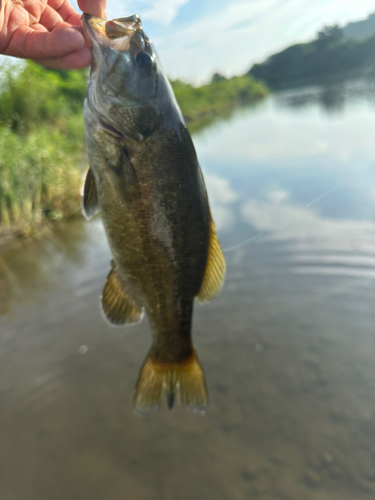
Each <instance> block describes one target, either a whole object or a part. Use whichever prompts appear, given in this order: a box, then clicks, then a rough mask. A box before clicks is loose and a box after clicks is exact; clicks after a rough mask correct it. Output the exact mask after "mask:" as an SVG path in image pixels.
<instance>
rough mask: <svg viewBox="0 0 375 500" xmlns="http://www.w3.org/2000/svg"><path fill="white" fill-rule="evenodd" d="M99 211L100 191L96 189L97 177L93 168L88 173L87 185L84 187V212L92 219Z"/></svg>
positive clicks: (87, 217)
mask: <svg viewBox="0 0 375 500" xmlns="http://www.w3.org/2000/svg"><path fill="white" fill-rule="evenodd" d="M98 212H99V201H98V193H97V190H96V184H95V177H94V174H93V173H92V170H91V168H89V169H88V171H87V174H86V180H85V186H84V188H83V200H82V213H83V215H84V216H85V218H86V219H87V220H90V219H92V218H93V217H94V215H96V214H97V213H98Z"/></svg>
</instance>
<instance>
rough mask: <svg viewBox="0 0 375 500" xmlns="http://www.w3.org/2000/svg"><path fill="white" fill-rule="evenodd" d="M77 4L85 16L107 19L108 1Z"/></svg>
mask: <svg viewBox="0 0 375 500" xmlns="http://www.w3.org/2000/svg"><path fill="white" fill-rule="evenodd" d="M77 3H78V7H79V8H80V9H81V10H82V12H84V13H85V14H90V15H91V16H95V17H100V18H102V19H107V10H106V7H107V0H78V2H77Z"/></svg>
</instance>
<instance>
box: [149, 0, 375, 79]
mask: <svg viewBox="0 0 375 500" xmlns="http://www.w3.org/2000/svg"><path fill="white" fill-rule="evenodd" d="M373 10H374V3H373V0H361V1H356V2H353V1H352V0H315V1H310V0H288V1H285V0H251V1H243V0H232V1H230V2H228V4H227V5H226V6H225V7H224V8H222V9H221V10H218V11H213V12H211V13H210V15H208V16H206V17H203V18H201V19H199V20H198V21H196V22H194V23H192V24H190V25H189V26H188V27H186V28H185V29H183V30H176V31H175V32H173V33H164V34H163V35H162V36H159V37H158V39H156V42H157V43H158V44H159V45H157V48H158V46H159V52H160V54H161V57H162V61H163V64H164V67H165V68H166V70H167V72H168V73H169V74H172V76H174V77H175V76H177V77H184V78H188V79H191V80H194V79H200V80H201V79H204V78H208V77H209V76H211V75H212V73H213V71H215V70H218V71H220V72H223V73H224V74H226V75H232V74H240V73H244V72H245V71H246V70H248V69H249V68H250V66H251V65H252V64H253V63H254V62H261V61H263V60H264V59H265V58H266V57H267V56H268V55H270V54H272V53H275V52H276V51H279V50H281V49H282V48H285V47H286V46H288V45H290V44H292V43H295V42H297V41H306V40H309V39H311V38H312V37H313V36H314V35H315V33H316V32H317V30H318V29H320V28H321V27H322V26H323V25H327V24H333V23H341V24H342V23H346V22H348V21H351V20H354V19H360V18H364V17H366V16H367V15H368V14H369V13H370V12H372V11H373Z"/></svg>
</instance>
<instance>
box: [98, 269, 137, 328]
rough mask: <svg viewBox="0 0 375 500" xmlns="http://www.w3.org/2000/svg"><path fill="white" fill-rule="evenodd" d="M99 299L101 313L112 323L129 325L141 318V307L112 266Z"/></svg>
mask: <svg viewBox="0 0 375 500" xmlns="http://www.w3.org/2000/svg"><path fill="white" fill-rule="evenodd" d="M112 266H113V264H112ZM101 300H102V309H103V313H104V315H105V317H106V319H107V320H108V321H109V322H110V323H111V324H112V325H125V324H128V325H131V324H136V323H140V322H141V321H142V319H143V308H142V307H141V306H139V305H138V304H137V302H136V301H135V300H134V299H133V297H132V296H131V295H130V294H129V293H128V292H127V291H126V290H125V289H124V287H123V286H122V284H121V282H120V280H119V277H118V275H117V272H116V270H115V268H114V267H112V269H111V271H110V273H109V275H108V277H107V281H106V284H105V286H104V289H103V295H102V298H101Z"/></svg>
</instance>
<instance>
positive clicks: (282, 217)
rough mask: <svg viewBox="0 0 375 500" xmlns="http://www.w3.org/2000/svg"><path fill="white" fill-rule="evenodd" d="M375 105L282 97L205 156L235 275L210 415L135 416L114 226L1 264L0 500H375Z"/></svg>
mask: <svg viewBox="0 0 375 500" xmlns="http://www.w3.org/2000/svg"><path fill="white" fill-rule="evenodd" d="M374 131H375V92H374V89H373V88H372V87H371V86H369V85H367V86H363V84H351V85H350V86H346V87H344V86H339V87H337V86H336V87H330V88H310V89H304V90H299V91H293V92H291V91H286V92H283V93H281V94H277V95H274V96H272V97H270V98H269V99H268V100H266V101H264V102H263V103H261V104H259V105H258V106H256V107H255V108H250V109H246V110H240V111H238V112H236V113H235V115H234V116H232V118H231V120H229V121H228V120H227V121H222V122H218V123H217V124H215V125H214V126H212V127H210V128H209V129H206V130H205V131H204V132H202V133H201V134H200V135H199V136H197V137H196V138H195V143H196V147H197V150H198V155H199V157H200V160H201V163H202V166H203V169H204V171H205V176H206V180H207V187H208V191H209V195H210V199H211V203H212V207H213V214H214V218H215V220H216V224H217V227H218V233H219V238H220V240H221V243H222V246H223V248H224V249H225V251H226V259H227V265H228V272H227V279H226V284H225V286H224V288H223V290H222V293H221V294H220V296H219V297H218V298H216V299H215V300H214V301H212V302H211V303H210V304H208V305H205V306H203V307H200V306H197V307H196V310H195V316H194V339H195V343H196V346H197V349H198V352H199V356H200V359H201V361H202V364H203V366H204V369H205V372H206V377H207V381H208V386H209V391H210V407H209V411H208V412H207V415H206V416H205V417H200V416H196V415H192V414H189V413H187V412H185V411H183V410H182V409H180V408H176V409H175V410H174V411H173V412H169V411H168V410H167V409H166V408H165V407H164V408H163V409H162V411H161V412H160V413H159V414H157V415H155V416H152V417H149V418H145V419H139V418H137V417H136V416H134V415H133V412H132V404H131V403H132V395H133V388H134V383H135V380H136V378H137V374H138V369H139V367H140V365H141V363H142V361H143V359H144V356H145V355H146V353H147V351H148V348H149V344H150V329H149V325H148V323H147V321H145V322H144V323H143V324H142V325H140V326H136V327H133V328H111V327H109V326H107V324H106V323H104V322H103V320H102V318H101V315H100V312H99V307H98V303H99V295H100V292H101V289H102V287H103V284H104V281H105V277H106V275H107V273H108V269H109V261H110V253H109V250H108V246H107V243H106V240H105V235H104V232H103V229H102V226H101V222H100V220H94V221H93V222H91V223H86V222H83V221H76V222H73V223H69V224H65V225H60V226H59V227H58V229H57V230H56V231H55V232H54V233H53V234H52V235H51V236H49V237H48V238H45V239H42V240H39V241H33V242H28V243H27V244H25V245H22V246H19V247H17V248H15V249H12V251H9V252H8V253H7V254H4V255H3V256H2V257H1V258H0V313H1V316H0V499H1V500H3V499H4V500H13V499H15V500H34V499H35V500H40V499H43V500H44V499H53V500H66V499H69V500H89V499H90V500H103V499H106V500H120V499H121V500H122V499H124V498H131V499H132V500H159V499H160V500H196V499H199V500H211V499H214V498H215V500H221V499H223V500H227V499H231V500H237V499H238V500H244V499H262V500H266V499H267V500H273V499H281V500H301V499H304V500H310V499H311V500H336V499H337V500H353V499H354V498H355V499H356V500H362V499H366V500H367V499H368V500H370V499H371V500H372V499H373V498H374V495H375V343H374V340H375V330H374V325H375V307H374V304H375V168H374V166H375V140H374V137H375V135H374Z"/></svg>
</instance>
